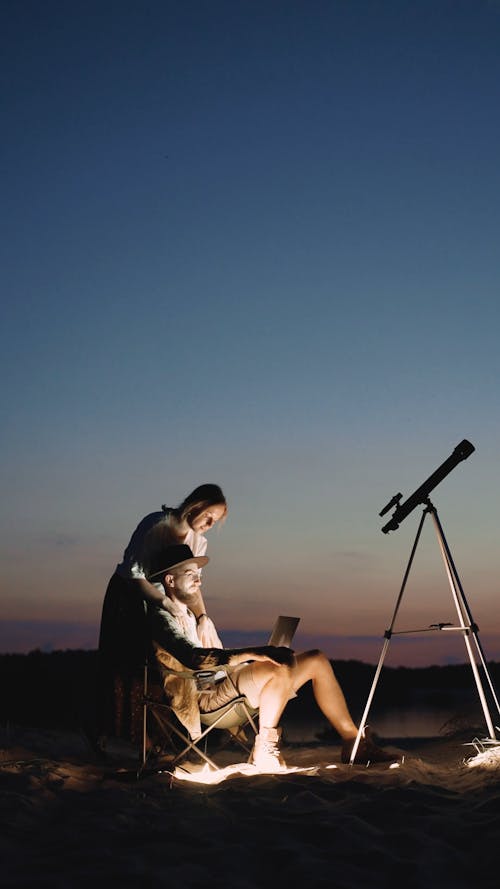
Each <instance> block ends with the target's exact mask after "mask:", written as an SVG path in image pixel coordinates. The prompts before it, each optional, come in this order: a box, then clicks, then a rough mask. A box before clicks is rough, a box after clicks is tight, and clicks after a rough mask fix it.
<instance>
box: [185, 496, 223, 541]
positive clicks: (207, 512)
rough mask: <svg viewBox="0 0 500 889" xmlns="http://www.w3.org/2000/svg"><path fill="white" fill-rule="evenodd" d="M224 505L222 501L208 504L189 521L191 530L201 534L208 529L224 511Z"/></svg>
mask: <svg viewBox="0 0 500 889" xmlns="http://www.w3.org/2000/svg"><path fill="white" fill-rule="evenodd" d="M225 511H226V510H225V507H224V506H223V505H222V503H216V504H215V506H208V507H207V508H206V509H204V510H203V512H200V514H199V515H197V516H196V518H195V519H193V520H192V522H190V525H191V527H192V529H193V531H197V532H198V534H203V532H204V531H209V530H210V528H213V526H214V525H215V524H217V522H218V521H219V520H220V519H221V518H222V516H223V515H224V513H225Z"/></svg>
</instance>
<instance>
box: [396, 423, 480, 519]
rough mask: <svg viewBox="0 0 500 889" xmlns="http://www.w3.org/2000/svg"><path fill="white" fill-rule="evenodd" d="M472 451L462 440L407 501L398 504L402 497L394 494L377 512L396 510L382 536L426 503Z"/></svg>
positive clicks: (469, 444) (470, 446)
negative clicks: (420, 504) (421, 504)
mask: <svg viewBox="0 0 500 889" xmlns="http://www.w3.org/2000/svg"><path fill="white" fill-rule="evenodd" d="M474 451H475V448H474V445H472V444H471V443H470V441H467V439H466V438H464V440H463V441H461V442H460V444H458V445H457V446H456V448H455V450H454V451H453V453H452V454H451V456H450V457H448V459H447V460H445V461H444V463H442V464H441V466H438V468H437V469H436V470H435V472H433V473H432V475H430V476H429V478H428V479H427V481H425V482H424V483H423V485H420V487H419V488H417V490H416V491H414V492H413V494H412V495H411V496H410V497H408V499H407V500H405V502H404V503H400V500H401V497H402V495H401V494H396V495H395V496H394V497H393V498H392V499H391V500H389V503H387V504H386V506H384V508H383V510H382V511H381V512H379V515H380V516H383V515H385V513H386V512H389V510H390V509H392V507H393V506H396V509H395V510H394V512H393V514H392V518H391V520H390V521H389V522H387V524H386V525H384V527H383V528H382V532H383V533H384V534H387V532H388V531H395V530H396V529H397V528H399V526H400V524H401V522H402V521H403V519H405V518H406V516H407V515H409V514H410V512H411V511H412V510H413V509H415V507H416V506H418V505H419V503H426V502H427V500H428V497H429V494H430V492H431V491H433V490H434V488H435V487H436V486H437V485H438V484H439V482H441V481H442V480H443V479H444V478H445V477H446V476H447V475H448V473H450V472H451V470H452V469H454V468H455V466H457V465H458V463H460V462H461V461H462V460H466V459H467V457H470V455H471V454H472V453H473V452H474Z"/></svg>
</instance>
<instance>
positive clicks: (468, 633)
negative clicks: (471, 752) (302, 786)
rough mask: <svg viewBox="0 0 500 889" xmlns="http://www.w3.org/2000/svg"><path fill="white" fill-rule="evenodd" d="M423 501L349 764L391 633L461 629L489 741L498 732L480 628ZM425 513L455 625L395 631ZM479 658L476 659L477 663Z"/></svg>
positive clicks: (433, 510) (428, 503)
mask: <svg viewBox="0 0 500 889" xmlns="http://www.w3.org/2000/svg"><path fill="white" fill-rule="evenodd" d="M424 503H425V509H424V511H423V513H422V517H421V519H420V523H419V526H418V530H417V534H416V537H415V541H414V544H413V547H412V550H411V554H410V558H409V560H408V565H407V567H406V570H405V573H404V577H403V582H402V585H401V589H400V591H399V595H398V598H397V601H396V607H395V609H394V613H393V615H392V620H391V624H390V627H389V629H388V630H386V631H385V633H384V644H383V646H382V652H381V654H380V659H379V662H378V666H377V669H376V671H375V676H374V679H373V683H372V687H371V690H370V693H369V695H368V699H367V702H366V706H365V710H364V713H363V717H362V719H361V723H360V726H359V729H358V734H357V736H356V741H355V743H354V747H353V749H352V753H351V759H350V765H352V764H353V762H354V759H355V756H356V753H357V750H358V746H359V742H360V740H361V737H362V733H363V729H364V727H365V725H366V721H367V718H368V713H369V711H370V707H371V704H372V701H373V697H374V695H375V689H376V687H377V683H378V680H379V677H380V673H381V670H382V666H383V663H384V659H385V656H386V654H387V649H388V647H389V642H390V641H391V638H392V636H394V635H402V634H404V633H423V632H428V631H429V630H430V631H437V632H444V631H446V632H452V633H453V632H454V633H460V634H461V635H462V636H463V639H464V642H465V647H466V648H467V653H468V655H469V660H470V664H471V667H472V672H473V674H474V679H475V681H476V686H477V690H478V693H479V698H480V701H481V706H482V708H483V713H484V718H485V720H486V725H487V728H488V732H489V737H490V739H491V740H492V741H496V740H498V738H497V735H496V734H495V727H494V726H493V720H492V717H491V714H490V710H489V707H488V703H487V700H486V694H485V689H484V685H483V682H482V680H481V675H480V671H479V666H481V667H482V670H483V674H484V680H485V682H486V683H487V685H488V686H489V690H490V693H491V696H492V699H493V701H494V703H495V706H496V710H497V714H498V715H500V705H499V703H498V698H497V695H496V692H495V689H494V686H493V682H492V680H491V677H490V675H489V672H488V668H487V665H486V660H485V657H484V653H483V650H482V647H481V643H480V641H479V635H478V633H479V630H478V627H477V624H476V623H475V622H474V620H473V618H472V614H471V611H470V608H469V606H468V604H467V599H466V598H465V593H464V591H463V589H462V584H461V583H460V579H459V577H458V574H457V570H456V568H455V565H454V563H453V559H452V557H451V553H450V550H449V547H448V544H447V542H446V539H445V536H444V533H443V528H442V526H441V522H440V521H439V517H438V514H437V510H436V508H435V507H434V506H433V504H432V503H431V501H430V500H429V498H426V500H425V501H424ZM428 515H431V516H432V519H433V521H434V527H435V530H436V534H437V539H438V544H439V548H440V550H441V555H442V557H443V561H444V566H445V570H446V574H447V577H448V582H449V584H450V589H451V595H452V598H453V601H454V603H455V607H456V610H457V615H458V626H453V625H452V624H449V623H439V624H431V626H430V627H427V628H425V629H420V630H401V631H399V632H398V633H395V632H394V629H393V628H394V624H395V622H396V617H397V614H398V611H399V608H400V605H401V601H402V599H403V593H404V591H405V587H406V583H407V580H408V576H409V573H410V569H411V566H412V563H413V559H414V556H415V552H416V549H417V545H418V541H419V539H420V534H421V532H422V528H423V525H424V521H425V518H426V516H428ZM472 640H473V641H474V644H475V647H476V655H477V660H476V657H475V656H474V650H473V647H472ZM478 661H479V663H478ZM496 731H500V729H498V728H497V729H496ZM499 743H500V741H499Z"/></svg>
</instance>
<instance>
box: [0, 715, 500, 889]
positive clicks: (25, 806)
mask: <svg viewBox="0 0 500 889" xmlns="http://www.w3.org/2000/svg"><path fill="white" fill-rule="evenodd" d="M0 740H1V751H0V776H1V821H2V831H1V841H0V854H1V861H2V886H3V887H4V889H7V887H11V886H12V887H13V886H16V887H30V886H37V887H43V886H47V887H51V889H54V887H61V889H62V887H80V886H82V887H83V886H85V887H88V886H89V885H92V884H96V883H97V882H99V885H105V886H120V887H131V886H134V887H135V886H137V887H145V889H147V887H153V886H154V887H162V886H165V887H166V886H169V887H182V889H184V887H186V889H187V887H200V889H201V887H206V886H207V884H209V883H210V882H211V883H212V884H213V885H217V887H228V889H229V887H238V889H239V887H241V889H250V887H261V886H262V887H263V886H274V887H282V886H293V887H296V886H302V885H303V886H305V887H307V889H310V887H325V889H326V887H329V889H331V887H334V889H335V887H342V889H344V887H345V889H354V887H356V889H363V887H371V889H373V887H389V886H398V885H401V886H404V887H405V889H411V887H440V889H445V887H453V889H461V887H471V889H472V887H474V889H476V887H493V886H494V887H498V884H499V879H500V878H499V875H498V854H499V851H498V850H499V848H500V765H499V763H500V757H499V761H498V763H496V762H494V763H493V767H490V768H486V767H480V766H476V767H472V768H471V767H470V766H469V765H467V763H466V760H467V759H469V758H470V757H471V756H473V755H474V754H475V752H476V751H475V749H474V748H473V747H471V746H469V745H468V741H470V740H471V739H470V738H469V739H467V738H464V737H454V738H450V737H447V738H435V739H430V740H418V739H416V740H411V739H406V740H404V741H401V740H400V741H399V742H397V743H395V742H392V741H391V742H390V745H389V746H390V747H392V749H394V750H395V751H398V752H399V753H400V754H401V755H404V761H403V763H402V764H401V765H400V767H399V768H395V769H390V768H387V767H386V766H376V767H370V768H364V767H361V766H354V767H351V766H345V765H342V764H341V763H340V748H339V747H338V746H335V745H331V746H326V745H322V744H320V743H319V742H318V744H311V743H309V744H307V745H301V744H293V745H289V746H287V747H286V749H285V754H286V758H287V763H288V765H289V766H290V767H291V769H295V771H293V770H291V771H290V772H287V773H284V774H279V775H259V774H255V773H254V772H253V773H249V772H248V767H245V765H244V764H243V763H241V754H238V753H237V752H236V751H229V752H224V753H221V754H220V761H221V764H222V765H224V766H225V767H226V770H227V771H226V773H224V774H225V777H224V779H221V780H219V782H218V783H216V784H213V785H206V784H202V783H195V782H192V781H186V780H183V779H181V778H179V777H176V776H175V775H174V774H172V772H171V771H168V764H167V766H166V770H165V771H163V772H161V773H158V772H157V771H152V772H147V773H145V774H144V775H143V776H142V778H141V780H139V781H138V780H137V779H136V758H135V751H133V750H131V749H129V748H127V747H126V745H122V746H121V747H120V746H119V745H116V747H115V748H114V749H113V748H112V747H110V748H109V750H108V760H107V762H97V761H96V759H95V756H94V755H93V754H92V752H91V750H90V748H89V747H88V746H87V745H86V742H85V739H84V737H83V736H81V735H79V734H78V733H70V732H56V731H47V730H46V731H42V730H39V729H27V728H16V729H14V728H10V729H9V728H3V730H2V731H1V736H0ZM223 760H224V761H223ZM238 763H241V765H240V768H241V771H240V772H238V771H237V772H236V773H234V768H235V767H236V768H238ZM245 769H246V773H245Z"/></svg>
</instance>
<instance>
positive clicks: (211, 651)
mask: <svg viewBox="0 0 500 889" xmlns="http://www.w3.org/2000/svg"><path fill="white" fill-rule="evenodd" d="M148 619H149V625H150V630H151V638H152V639H153V641H154V642H157V643H158V645H161V647H162V648H164V649H165V651H168V652H169V653H170V654H171V655H173V656H174V657H175V658H176V659H177V660H178V661H180V662H181V664H183V665H184V666H185V667H187V668H188V669H190V670H204V669H211V668H213V667H224V666H229V667H236V666H238V664H243V663H245V662H246V661H271V662H272V663H275V664H287V665H291V664H292V663H293V658H294V654H293V651H292V650H291V649H290V648H284V647H280V648H277V647H276V646H273V645H261V646H258V647H256V648H201V647H200V646H197V645H194V644H193V643H192V642H191V641H190V640H189V639H188V638H187V637H186V636H185V635H184V633H183V632H182V629H181V628H180V627H179V625H178V624H177V622H176V620H175V618H174V617H173V616H172V615H171V614H170V613H169V612H167V611H165V610H164V609H163V608H155V607H150V608H148Z"/></svg>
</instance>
